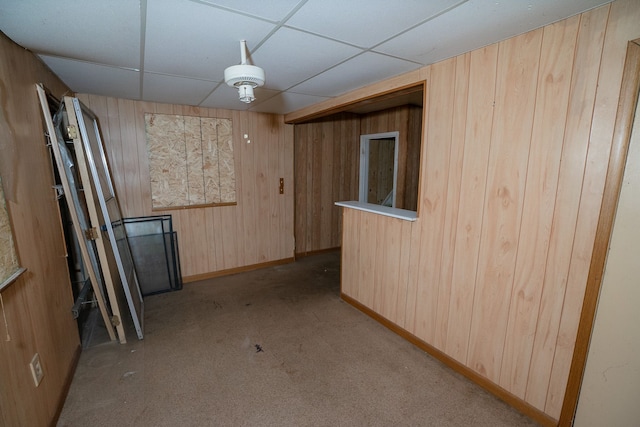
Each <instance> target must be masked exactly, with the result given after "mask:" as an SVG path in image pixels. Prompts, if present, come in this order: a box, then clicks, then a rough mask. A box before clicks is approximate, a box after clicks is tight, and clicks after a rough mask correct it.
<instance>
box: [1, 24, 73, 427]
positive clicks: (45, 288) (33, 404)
mask: <svg viewBox="0 0 640 427" xmlns="http://www.w3.org/2000/svg"><path fill="white" fill-rule="evenodd" d="M0 82H1V84H0V92H1V93H2V99H3V102H2V105H1V106H0V153H1V155H0V176H1V177H2V185H3V189H4V193H5V198H6V202H7V210H8V212H9V216H10V219H11V224H12V228H13V231H14V238H15V240H14V243H15V247H16V251H17V254H18V259H19V262H20V265H21V266H22V267H24V268H26V269H27V271H26V272H25V273H23V274H22V275H21V276H20V277H19V278H18V279H17V280H16V281H15V282H14V283H13V284H11V285H9V286H8V287H7V288H5V289H4V290H3V291H2V301H3V305H4V309H3V311H4V313H3V314H4V316H6V323H5V321H4V316H2V317H0V319H2V322H1V325H2V326H1V327H0V336H1V337H2V338H1V339H0V425H3V426H23V425H24V426H47V425H52V424H54V423H55V418H56V416H57V413H58V409H59V408H60V407H61V405H62V403H63V402H64V398H65V393H66V387H67V384H68V383H69V381H70V380H71V376H72V375H73V370H74V368H75V362H76V360H77V356H78V355H79V351H80V347H79V346H80V339H79V335H78V329H77V323H76V322H75V320H74V319H73V316H72V314H71V310H70V308H71V306H72V305H73V295H72V287H71V282H70V277H69V270H68V267H67V259H66V248H65V243H64V240H63V231H62V226H61V220H60V213H59V206H58V200H57V199H56V193H55V191H54V190H53V189H52V186H53V185H54V175H53V167H52V162H51V158H50V154H49V149H48V148H47V146H46V139H45V136H44V129H45V126H44V121H43V118H42V111H41V109H40V103H39V101H38V97H37V93H36V87H35V85H36V83H42V84H43V85H44V86H45V87H46V88H48V89H49V90H50V91H51V93H52V94H54V95H55V96H58V97H61V96H62V95H63V94H64V93H65V92H68V91H69V89H68V88H67V87H66V86H65V85H64V84H63V83H62V82H61V81H60V80H59V79H58V78H57V77H56V76H55V75H54V74H53V73H51V71H50V70H49V69H47V68H46V67H45V65H44V64H43V63H42V61H40V60H39V59H38V58H36V57H35V56H33V55H32V54H31V53H30V52H28V51H26V50H25V49H23V48H22V47H20V46H18V45H16V44H14V43H13V42H11V41H10V40H9V39H7V38H6V37H5V36H4V34H0ZM0 310H2V309H0ZM35 353H39V355H40V360H41V363H42V367H43V370H44V377H43V379H42V382H41V383H40V385H39V386H38V387H35V385H34V384H33V380H32V377H31V373H30V369H29V362H30V361H31V358H32V357H33V355H34V354H35Z"/></svg>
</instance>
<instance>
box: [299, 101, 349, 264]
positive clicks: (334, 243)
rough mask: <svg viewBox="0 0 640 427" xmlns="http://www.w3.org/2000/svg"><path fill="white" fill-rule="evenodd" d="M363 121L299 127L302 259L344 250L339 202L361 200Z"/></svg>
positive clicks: (343, 119) (341, 119)
mask: <svg viewBox="0 0 640 427" xmlns="http://www.w3.org/2000/svg"><path fill="white" fill-rule="evenodd" d="M359 147H360V118H359V116H357V115H355V114H346V113H345V114H340V115H337V116H331V117H329V118H326V119H322V120H318V121H315V122H313V123H308V124H303V125H296V126H295V154H294V159H295V160H294V163H295V238H296V249H295V251H296V254H299V255H304V254H307V253H309V252H315V251H319V250H324V249H333V248H336V247H339V246H340V241H341V234H342V221H341V217H340V208H338V207H337V206H335V205H334V202H336V201H340V200H356V199H357V198H358V174H359V170H358V168H359Z"/></svg>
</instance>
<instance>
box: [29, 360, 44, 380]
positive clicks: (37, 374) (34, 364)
mask: <svg viewBox="0 0 640 427" xmlns="http://www.w3.org/2000/svg"><path fill="white" fill-rule="evenodd" d="M29 366H30V367H31V375H32V376H33V383H34V384H35V385H36V387H38V386H39V385H40V382H41V381H42V377H44V371H43V370H42V364H41V363H40V355H39V354H38V353H36V354H34V355H33V359H31V363H30V364H29Z"/></svg>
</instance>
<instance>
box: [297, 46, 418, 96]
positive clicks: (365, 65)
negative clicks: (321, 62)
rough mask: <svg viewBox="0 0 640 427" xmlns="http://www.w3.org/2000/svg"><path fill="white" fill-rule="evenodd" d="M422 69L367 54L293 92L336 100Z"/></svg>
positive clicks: (321, 75)
mask: <svg viewBox="0 0 640 427" xmlns="http://www.w3.org/2000/svg"><path fill="white" fill-rule="evenodd" d="M419 67H420V65H419V64H416V63H413V62H408V61H404V60H402V59H397V58H391V57H389V56H386V55H380V54H378V53H372V52H365V53H363V54H362V55H359V56H356V57H355V58H353V59H350V60H348V61H347V62H344V63H342V64H340V65H338V66H337V67H335V68H332V69H330V70H329V71H325V72H324V73H322V74H320V75H318V76H316V77H313V78H312V79H309V80H307V81H306V82H304V83H302V84H299V85H298V86H295V87H293V88H291V90H292V91H294V92H296V93H305V94H308V95H319V96H321V95H324V96H337V95H340V94H342V93H344V92H348V91H349V90H353V89H356V88H359V87H361V86H365V85H368V84H370V83H375V82H377V81H380V80H382V79H384V78H386V77H389V76H395V75H398V74H402V73H406V72H407V71H411V70H415V69H416V68H419Z"/></svg>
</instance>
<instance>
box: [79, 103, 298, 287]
mask: <svg viewBox="0 0 640 427" xmlns="http://www.w3.org/2000/svg"><path fill="white" fill-rule="evenodd" d="M79 98H80V99H81V100H82V101H83V102H84V103H85V104H87V106H88V107H89V108H90V109H92V110H93V111H94V112H95V113H96V115H97V116H98V118H99V120H100V125H101V128H102V130H103V134H104V136H105V138H104V139H105V141H104V142H105V145H106V147H107V153H108V157H109V162H110V166H111V168H112V172H113V175H114V177H115V178H116V179H115V180H114V181H115V185H116V192H117V194H118V197H119V200H120V204H121V209H122V212H123V216H124V217H138V216H150V215H160V214H171V215H172V216H173V224H174V229H175V230H176V231H177V233H178V244H179V248H180V261H181V268H182V274H183V276H185V277H186V279H187V280H193V279H197V278H203V277H206V276H208V275H213V274H215V273H217V272H221V271H225V270H231V269H237V268H243V267H247V266H252V265H257V264H262V263H268V262H274V261H280V260H285V259H290V258H292V257H293V217H292V214H291V212H292V211H293V159H292V157H291V155H292V154H293V151H292V150H293V132H292V129H291V128H292V126H290V125H285V124H284V121H283V117H282V116H277V115H270V114H259V113H247V112H240V111H229V110H220V109H209V108H199V107H190V106H182V105H171V104H160V103H152V102H139V101H131V100H124V99H115V98H106V97H102V96H97V95H80V96H79ZM144 113H158V114H178V115H186V116H198V117H217V118H224V119H231V120H232V123H233V130H232V132H233V149H234V164H235V170H236V191H237V205H235V206H214V207H197V208H189V209H176V210H166V211H164V210H160V211H159V210H155V211H152V208H151V190H150V189H151V184H150V176H149V162H148V157H147V149H146V134H145V129H144V126H145V122H144ZM245 134H246V135H247V138H246V139H245V138H244V135H245ZM280 178H283V179H284V182H285V191H284V194H280V193H279V185H280Z"/></svg>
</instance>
